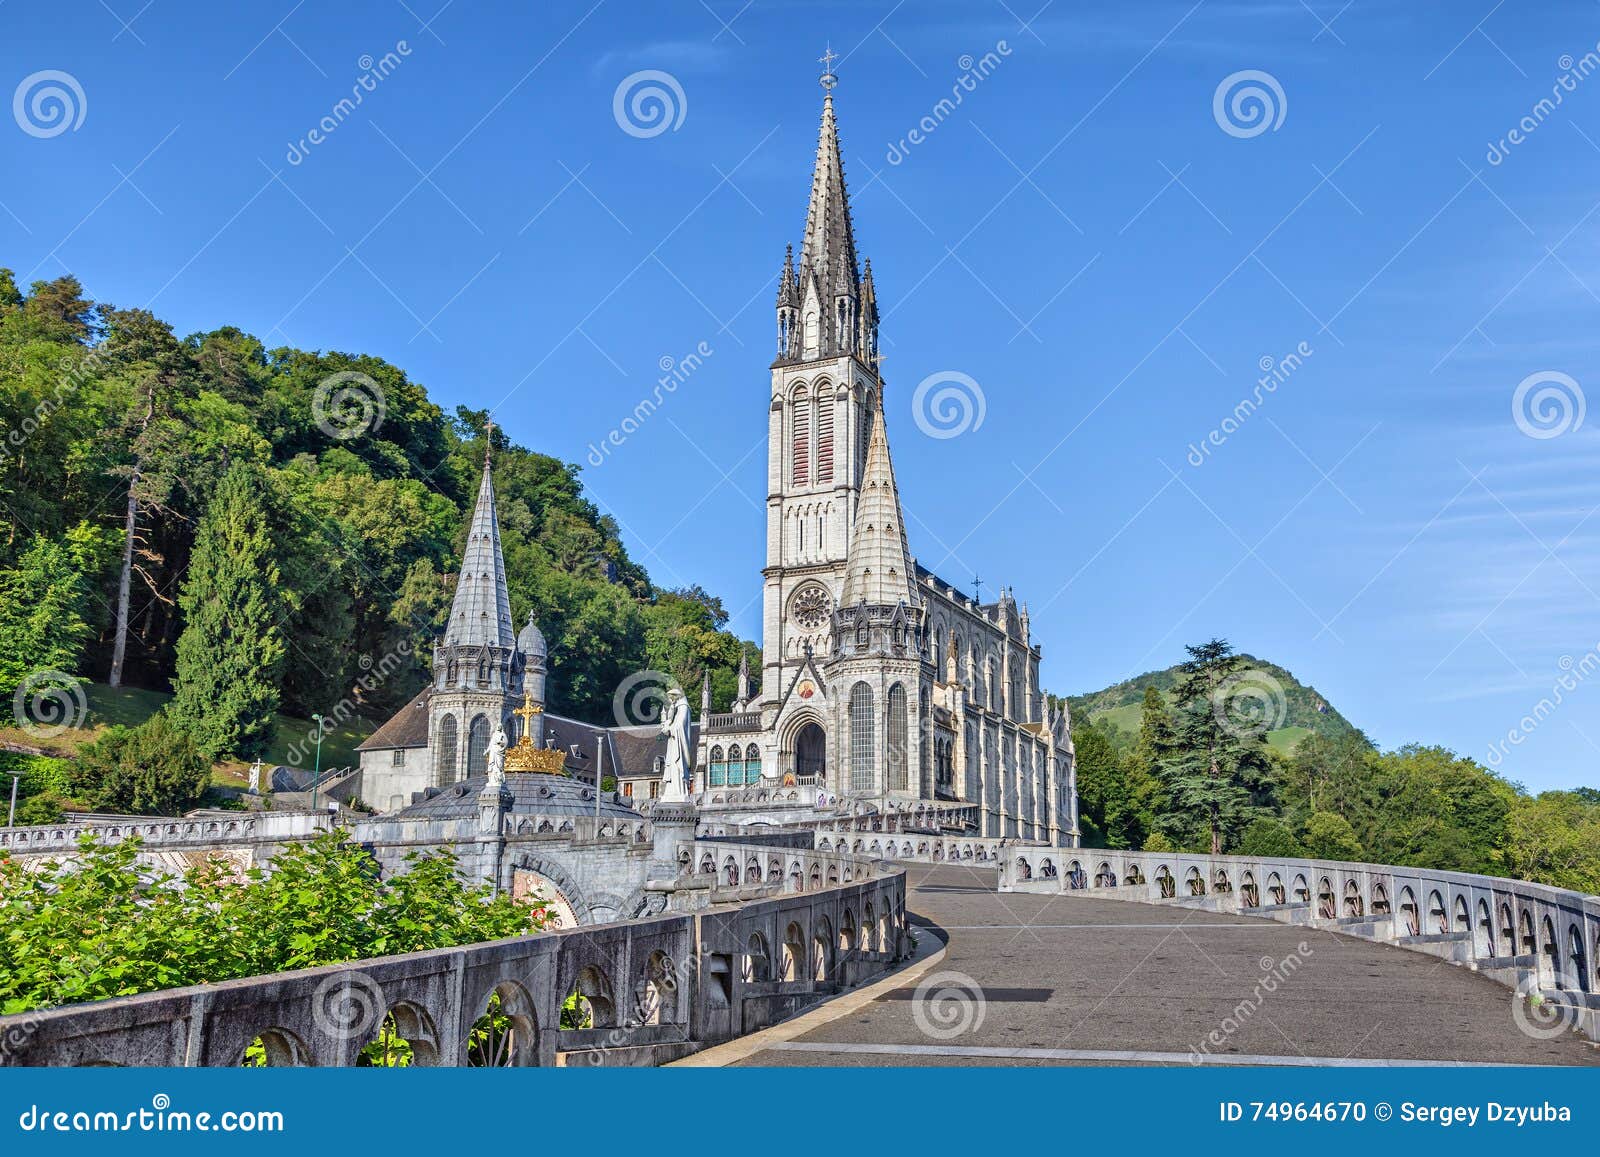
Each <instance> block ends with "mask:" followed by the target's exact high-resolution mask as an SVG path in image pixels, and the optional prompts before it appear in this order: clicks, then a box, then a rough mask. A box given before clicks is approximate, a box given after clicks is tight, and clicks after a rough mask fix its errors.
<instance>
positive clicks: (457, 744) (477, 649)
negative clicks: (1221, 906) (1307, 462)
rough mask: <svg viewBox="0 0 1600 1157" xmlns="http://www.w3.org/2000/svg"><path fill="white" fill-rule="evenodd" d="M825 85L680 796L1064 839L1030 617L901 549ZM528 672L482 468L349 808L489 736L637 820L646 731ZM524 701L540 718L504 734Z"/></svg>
mask: <svg viewBox="0 0 1600 1157" xmlns="http://www.w3.org/2000/svg"><path fill="white" fill-rule="evenodd" d="M834 84H835V78H834V76H833V75H832V74H831V72H830V73H826V74H824V76H823V88H824V98H823V105H822V121H821V130H820V133H819V139H818V143H817V153H816V162H815V167H814V170H813V174H812V180H811V191H810V204H809V207H808V209H807V212H806V225H805V236H804V239H803V240H802V242H801V246H800V252H799V255H798V261H797V260H796V257H795V254H794V251H793V248H792V247H791V248H790V250H789V252H788V254H787V255H786V257H785V259H784V263H783V269H782V274H781V277H780V280H779V286H778V295H777V327H776V328H777V350H776V355H777V356H776V358H775V360H774V361H773V363H772V365H771V388H770V391H769V396H768V407H767V495H766V509H767V518H766V551H765V561H764V566H763V568H762V571H761V573H762V576H763V581H764V591H763V602H762V606H763V611H762V649H761V653H762V665H761V670H760V672H759V676H758V677H755V676H753V675H752V673H751V672H749V671H748V670H744V671H741V673H740V680H739V690H738V696H737V699H736V701H735V702H734V703H733V704H732V709H731V710H729V711H727V712H717V713H713V712H711V711H710V699H709V689H708V688H706V689H702V695H701V704H700V706H701V710H700V718H699V719H698V720H697V723H696V726H695V728H694V732H693V742H694V744H695V748H696V756H697V757H696V761H695V767H694V768H693V771H692V775H693V782H692V784H689V785H687V789H688V791H689V792H690V794H691V797H692V799H693V800H694V801H695V802H696V803H697V804H698V805H699V806H700V807H701V809H702V814H712V815H716V814H719V813H720V814H721V815H722V816H723V817H724V818H726V819H727V820H729V821H730V822H732V823H734V824H736V825H738V826H740V827H748V826H750V825H752V824H768V825H779V826H781V825H784V824H787V823H791V822H793V821H795V820H799V819H804V818H805V817H806V816H808V815H812V814H818V813H820V812H830V813H837V812H838V811H840V810H845V811H853V812H855V813H857V814H860V813H862V812H877V811H881V812H908V811H912V810H914V809H917V808H920V807H926V806H928V805H930V804H933V803H935V802H938V803H940V804H949V805H964V806H962V807H961V809H960V814H961V815H963V816H965V817H967V819H966V820H965V821H964V822H965V823H966V825H967V826H968V827H969V828H970V831H971V834H973V835H980V836H988V837H1010V838H1015V839H1023V840H1030V841H1040V842H1045V843H1050V844H1058V845H1075V844H1076V843H1077V842H1078V834H1079V833H1078V823H1077V791H1076V778H1075V770H1074V761H1073V750H1072V741H1071V738H1070V735H1069V731H1068V722H1069V721H1068V719H1067V717H1066V714H1065V711H1064V710H1058V709H1056V708H1054V707H1052V705H1051V703H1050V700H1049V698H1048V697H1047V696H1046V695H1045V694H1044V692H1043V690H1042V689H1041V687H1040V685H1039V661H1040V649H1039V646H1038V645H1037V644H1036V643H1034V642H1033V640H1032V638H1031V635H1030V630H1029V621H1028V611H1027V608H1026V607H1025V606H1019V604H1018V603H1017V601H1016V599H1015V597H1014V596H1013V595H1012V593H1011V592H1010V591H1009V590H1007V589H1004V588H1002V589H1001V591H1000V593H999V596H998V598H997V599H996V600H995V601H993V602H981V601H979V600H977V599H975V598H972V597H969V596H968V595H967V594H966V593H964V592H963V591H962V590H961V589H959V588H958V587H957V586H955V585H954V584H953V583H950V582H947V581H945V580H943V579H941V578H940V577H939V576H938V575H935V574H933V573H932V572H931V571H929V570H927V569H925V568H923V567H921V566H919V565H918V564H917V562H916V559H915V557H914V556H913V555H912V554H911V551H910V548H909V544H908V540H907V536H906V530H905V525H904V518H903V506H902V502H901V495H900V491H899V487H898V486H897V484H896V482H895V473H894V462H893V458H892V456H891V454H890V449H889V431H888V423H887V421H886V419H885V414H886V404H885V401H886V399H885V394H886V389H887V388H886V386H885V383H884V380H883V377H882V375H881V372H880V371H881V361H880V358H879V354H878V318H879V304H878V297H877V291H876V288H875V286H874V283H873V276H872V264H871V262H870V261H867V262H862V261H861V260H860V259H859V257H858V253H857V249H856V240H855V231H854V225H853V222H852V219H851V212H850V202H849V194H848V191H847V188H846V185H845V179H844V166H843V163H842V161H841V158H840V148H839V134H838V126H837V123H836V120H835V114H834V106H833V88H834ZM546 658H547V651H546V643H545V640H544V637H543V636H542V635H541V634H540V632H539V630H538V627H537V626H536V625H535V624H534V623H533V622H531V621H530V622H529V623H528V624H527V625H526V626H525V627H524V628H523V629H522V630H521V631H520V632H518V633H513V627H512V621H511V612H510V603H509V599H508V596H507V593H506V583H505V564H504V560H503V558H502V556H501V551H500V540H499V530H498V524H497V521H496V513H495V508H494V492H493V481H492V477H491V471H490V467H489V465H488V464H487V463H486V464H485V466H484V474H483V480H482V484H481V488H480V492H479V495H478V503H477V508H476V510H475V512H474V516H473V521H472V527H471V531H470V533H469V536H468V540H467V546H466V551H465V555H464V557H463V560H462V568H461V576H460V580H459V584H458V589H457V591H456V595H455V601H454V604H453V606H452V609H451V614H450V622H449V624H448V626H447V627H446V631H445V635H444V638H443V640H442V641H441V643H440V645H439V647H438V649H437V651H436V654H435V660H434V680H433V683H432V685H431V686H430V687H428V688H427V689H425V690H424V691H423V692H422V693H421V694H420V695H418V696H417V698H416V700H414V701H413V702H412V703H411V704H410V705H408V706H407V707H406V708H403V709H402V711H401V713H400V714H399V715H398V716H396V718H395V719H393V720H391V721H390V722H389V723H387V724H385V725H384V727H382V728H380V729H379V730H378V731H377V732H375V733H374V734H373V735H372V736H371V737H370V738H369V739H368V740H367V742H366V743H365V744H364V745H363V749H362V768H361V776H362V787H361V791H362V796H363V798H364V799H366V800H367V802H368V803H370V804H372V805H374V806H377V807H379V808H384V809H389V810H396V809H403V808H406V807H409V806H412V805H414V804H416V803H418V802H420V801H422V800H423V799H424V797H426V796H427V795H428V794H429V793H431V792H437V791H439V790H441V789H443V788H444V787H446V786H449V785H451V784H454V783H456V782H458V781H462V780H466V779H469V778H475V777H481V776H482V775H483V774H484V760H485V751H486V750H487V746H488V743H489V738H490V733H491V731H492V730H493V728H494V726H495V725H496V723H504V724H505V725H506V729H507V732H508V734H511V735H513V736H519V735H527V736H528V739H529V741H530V742H531V743H532V744H533V746H534V747H536V748H542V749H546V750H555V749H559V750H567V751H570V755H571V759H572V760H573V761H574V763H575V764H576V765H578V766H581V767H585V768H588V769H591V770H590V774H591V775H594V774H606V775H615V776H616V778H617V781H618V784H619V788H620V795H619V802H622V801H627V802H629V803H632V804H635V805H637V806H641V807H643V808H644V809H645V810H649V804H648V801H649V799H651V798H652V797H654V796H655V795H657V794H658V793H659V788H660V782H659V777H660V774H661V771H660V752H661V740H660V738H659V737H658V736H656V735H655V734H654V733H653V732H649V731H646V732H643V733H641V732H640V730H639V729H637V728H604V727H594V726H591V725H587V724H583V723H580V722H578V721H575V720H566V719H559V718H557V717H554V716H546V715H544V714H542V708H543V700H544V695H545V679H546ZM519 704H522V705H523V706H524V709H525V710H530V711H531V709H532V707H534V706H536V707H537V708H538V709H539V711H538V713H534V714H531V715H530V716H529V717H528V722H526V723H525V724H524V726H523V730H522V731H521V732H520V733H519V731H518V729H517V724H516V722H515V721H514V720H513V719H512V714H511V713H512V709H513V708H515V707H517V706H518V705H519ZM530 729H532V730H533V731H534V733H533V734H532V735H528V731H529V730H530ZM596 768H598V769H599V770H598V771H596V770H594V769H596ZM577 769H578V767H577V766H571V765H569V768H568V770H569V771H576V770H577ZM630 797H631V799H630Z"/></svg>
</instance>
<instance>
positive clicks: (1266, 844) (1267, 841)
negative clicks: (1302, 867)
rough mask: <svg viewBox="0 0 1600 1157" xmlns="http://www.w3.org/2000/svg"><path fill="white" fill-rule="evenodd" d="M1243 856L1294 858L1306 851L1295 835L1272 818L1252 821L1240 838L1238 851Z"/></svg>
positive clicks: (1263, 817)
mask: <svg viewBox="0 0 1600 1157" xmlns="http://www.w3.org/2000/svg"><path fill="white" fill-rule="evenodd" d="M1237 854H1238V855H1241V856H1267V857H1294V856H1303V855H1305V849H1304V848H1302V847H1301V846H1300V843H1299V841H1298V840H1296V839H1295V838H1294V833H1293V832H1291V831H1290V830H1289V829H1288V828H1286V827H1284V825H1283V824H1282V823H1280V822H1279V821H1278V820H1275V819H1272V818H1271V817H1270V816H1262V817H1261V818H1260V819H1254V820H1251V821H1250V823H1249V825H1248V826H1247V827H1246V828H1245V829H1244V834H1243V835H1242V836H1240V837H1239V847H1238V851H1237Z"/></svg>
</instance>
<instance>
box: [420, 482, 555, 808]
mask: <svg viewBox="0 0 1600 1157" xmlns="http://www.w3.org/2000/svg"><path fill="white" fill-rule="evenodd" d="M546 663H547V648H546V645H545V639H544V635H543V634H541V633H540V631H539V628H538V627H537V626H536V625H535V624H534V622H533V617H532V616H531V615H530V616H529V617H528V623H527V626H525V627H524V628H523V629H522V632H521V634H516V633H515V632H514V631H513V629H512V625H511V595H510V593H509V590H508V589H507V586H506V563H505V556H504V555H503V553H502V552H501V549H500V521H499V518H498V517H497V515H496V513H495V497H494V476H493V471H492V469H491V465H490V461H489V458H488V456H487V454H486V455H485V457H484V462H483V477H482V479H481V480H480V481H479V483H478V499H477V504H476V506H475V507H474V508H473V511H472V524H471V526H470V527H469V528H468V531H467V545H466V548H465V550H463V551H462V555H461V574H460V576H459V577H458V578H457V580H456V594H455V600H454V601H453V602H452V603H451V606H450V621H449V622H448V623H447V624H446V626H445V632H444V638H443V639H441V640H440V641H439V642H438V643H437V644H436V645H435V646H434V650H433V694H432V695H430V696H429V699H428V735H429V744H428V746H429V748H430V750H431V754H432V759H433V766H432V768H431V769H430V779H429V782H430V783H431V784H432V785H433V786H435V787H443V786H445V785H447V784H451V783H455V782H457V781H459V780H463V779H468V778H470V777H472V776H481V775H484V774H486V771H487V766H486V762H485V757H486V753H487V751H488V747H489V736H490V734H491V733H492V732H493V731H494V728H495V725H496V724H500V723H503V724H505V725H506V731H507V734H508V735H509V736H510V737H511V738H512V739H513V741H514V740H515V739H517V738H518V736H517V735H516V733H515V732H514V730H513V726H512V721H511V714H510V709H511V707H512V706H514V705H515V704H516V703H518V702H520V701H521V699H522V693H523V690H524V688H526V689H527V691H528V692H529V693H530V694H531V695H532V696H533V700H534V702H535V703H539V704H541V705H542V704H543V703H544V701H545V679H546ZM541 722H542V721H541ZM541 738H542V736H538V735H536V736H534V737H533V739H534V741H535V742H538V741H539V740H540V739H541Z"/></svg>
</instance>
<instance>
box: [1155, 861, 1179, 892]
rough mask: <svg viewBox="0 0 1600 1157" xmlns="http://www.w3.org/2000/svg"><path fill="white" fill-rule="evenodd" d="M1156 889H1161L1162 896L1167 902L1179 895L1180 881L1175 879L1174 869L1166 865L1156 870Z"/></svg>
mask: <svg viewBox="0 0 1600 1157" xmlns="http://www.w3.org/2000/svg"><path fill="white" fill-rule="evenodd" d="M1156 887H1158V888H1160V889H1161V896H1162V898H1163V899H1166V900H1170V899H1172V898H1173V897H1174V896H1176V895H1177V894H1178V881H1177V880H1175V879H1173V876H1172V869H1171V868H1169V867H1167V866H1166V865H1165V864H1162V865H1161V866H1159V867H1158V868H1156Z"/></svg>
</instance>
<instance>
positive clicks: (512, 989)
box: [467, 980, 539, 1069]
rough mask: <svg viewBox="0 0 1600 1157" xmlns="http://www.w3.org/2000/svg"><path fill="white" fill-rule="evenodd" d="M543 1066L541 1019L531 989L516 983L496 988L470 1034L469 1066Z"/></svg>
mask: <svg viewBox="0 0 1600 1157" xmlns="http://www.w3.org/2000/svg"><path fill="white" fill-rule="evenodd" d="M538 1063H539V1018H538V1015H537V1014H536V1013H535V1011H534V1007H533V999H532V997H530V996H529V995H528V990H527V989H525V988H523V987H522V985H520V984H518V983H517V982H516V981H514V980H503V981H501V982H500V983H499V984H497V985H495V987H494V991H493V992H491V993H489V999H488V1001H487V1002H486V1003H485V1005H484V1010H483V1015H482V1016H480V1017H478V1019H477V1020H476V1021H475V1022H474V1023H473V1025H472V1030H471V1031H470V1032H468V1033H467V1067H469V1068H475V1069H498V1068H520V1067H525V1066H529V1065H536V1064H538Z"/></svg>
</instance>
